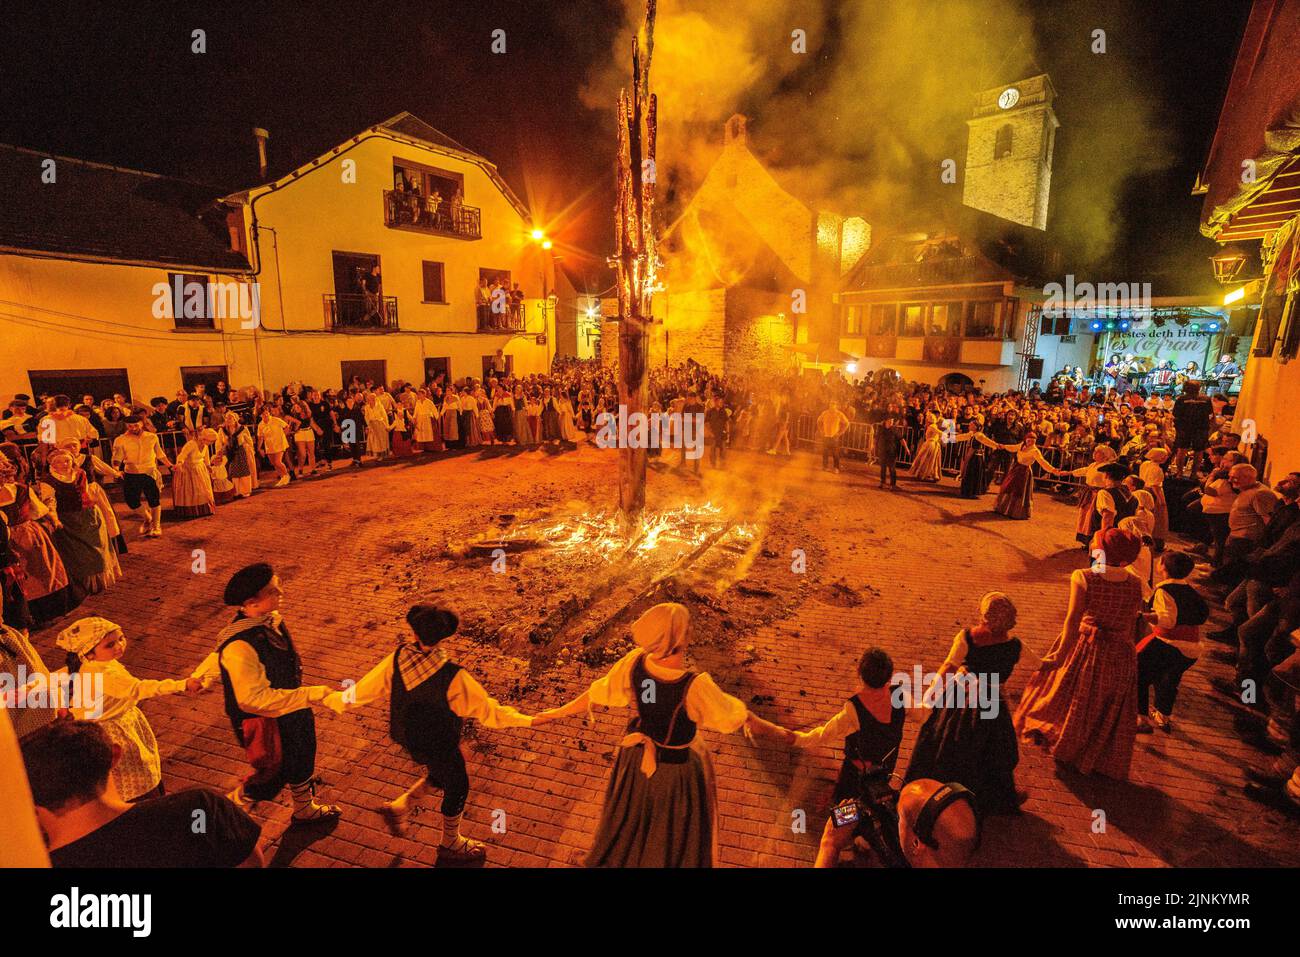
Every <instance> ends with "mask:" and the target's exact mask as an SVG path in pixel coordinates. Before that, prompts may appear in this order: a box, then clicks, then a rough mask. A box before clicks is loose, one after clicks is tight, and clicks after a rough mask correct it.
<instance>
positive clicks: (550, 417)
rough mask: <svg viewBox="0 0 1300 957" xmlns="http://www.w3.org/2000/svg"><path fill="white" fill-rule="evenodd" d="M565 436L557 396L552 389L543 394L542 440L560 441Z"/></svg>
mask: <svg viewBox="0 0 1300 957" xmlns="http://www.w3.org/2000/svg"><path fill="white" fill-rule="evenodd" d="M562 438H564V431H563V430H562V429H561V428H560V410H559V409H558V408H557V407H556V405H555V396H554V395H553V394H552V392H551V390H550V389H547V390H546V391H545V392H544V393H543V394H542V441H543V442H558V441H560V440H561V439H562Z"/></svg>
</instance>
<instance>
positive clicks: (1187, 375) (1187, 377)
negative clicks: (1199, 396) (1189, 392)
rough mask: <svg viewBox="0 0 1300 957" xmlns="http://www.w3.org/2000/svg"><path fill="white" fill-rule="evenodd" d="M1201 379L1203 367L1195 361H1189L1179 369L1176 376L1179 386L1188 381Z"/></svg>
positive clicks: (1175, 379) (1175, 380)
mask: <svg viewBox="0 0 1300 957" xmlns="http://www.w3.org/2000/svg"><path fill="white" fill-rule="evenodd" d="M1200 380H1201V367H1200V366H1198V365H1197V364H1196V363H1195V362H1188V363H1187V365H1185V366H1183V368H1182V369H1180V370H1179V371H1178V374H1177V375H1176V376H1174V382H1175V383H1176V384H1177V385H1179V386H1182V385H1184V384H1185V383H1188V382H1199V381H1200Z"/></svg>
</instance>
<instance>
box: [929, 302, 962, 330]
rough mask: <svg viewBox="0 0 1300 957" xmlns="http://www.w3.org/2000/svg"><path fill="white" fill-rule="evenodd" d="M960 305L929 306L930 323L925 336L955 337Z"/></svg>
mask: <svg viewBox="0 0 1300 957" xmlns="http://www.w3.org/2000/svg"><path fill="white" fill-rule="evenodd" d="M960 315H961V303H959V302H935V303H931V304H930V323H929V326H928V328H927V329H926V335H930V336H955V335H957V333H958V329H959V317H960Z"/></svg>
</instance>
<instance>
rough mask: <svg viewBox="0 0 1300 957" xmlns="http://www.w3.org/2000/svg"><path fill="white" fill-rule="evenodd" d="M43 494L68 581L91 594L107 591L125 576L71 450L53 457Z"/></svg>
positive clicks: (44, 482) (56, 452) (49, 464)
mask: <svg viewBox="0 0 1300 957" xmlns="http://www.w3.org/2000/svg"><path fill="white" fill-rule="evenodd" d="M40 490H41V491H40V494H41V498H42V500H43V501H44V502H45V505H46V507H47V508H48V509H49V510H50V513H51V516H50V517H51V518H52V519H53V520H54V534H53V535H52V536H51V539H52V540H53V542H54V547H55V548H56V549H58V551H59V557H60V558H62V559H63V564H64V567H65V568H67V570H68V578H69V580H70V581H72V582H75V583H76V584H77V585H79V586H80V587H81V588H83V589H85V591H86V592H87V593H88V594H92V595H93V594H96V593H98V592H101V591H103V590H104V589H105V588H107V587H108V586H109V585H111V584H113V582H115V581H117V578H118V576H119V575H121V573H122V567H121V566H120V565H119V564H118V561H117V556H116V555H114V554H113V549H112V547H111V546H110V545H109V543H108V530H107V529H106V528H105V527H104V520H103V518H101V517H100V514H99V510H98V509H96V508H95V505H94V502H93V500H92V499H91V497H90V493H89V492H88V491H87V489H86V474H85V473H84V472H83V471H81V469H79V468H77V467H76V465H75V464H74V462H73V457H72V453H71V452H69V451H68V450H67V449H55V450H54V451H53V452H51V453H50V457H49V462H48V465H47V470H46V474H45V479H44V481H43V482H42V483H41V486H40Z"/></svg>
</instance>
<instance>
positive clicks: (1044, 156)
mask: <svg viewBox="0 0 1300 957" xmlns="http://www.w3.org/2000/svg"><path fill="white" fill-rule="evenodd" d="M1055 97H1056V91H1055V90H1054V89H1053V88H1052V81H1051V79H1050V78H1049V77H1048V75H1047V74H1046V73H1040V74H1039V75H1038V76H1031V77H1029V78H1028V79H1024V80H1021V81H1019V82H1018V83H1011V84H1008V85H1006V86H999V87H996V88H994V89H991V90H984V91H982V92H980V93H979V94H977V95H976V97H975V114H974V116H973V117H972V118H971V119H969V120H967V121H966V125H967V126H968V127H970V131H969V135H968V138H967V144H966V171H965V173H966V178H965V183H964V185H963V187H962V202H963V203H965V204H966V205H967V206H970V207H972V208H974V209H981V210H983V211H984V212H986V213H992V214H993V215H994V216H1000V217H1002V218H1003V219H1009V220H1011V221H1012V222H1016V223H1020V224H1022V225H1024V226H1032V227H1033V228H1035V229H1046V228H1047V201H1048V195H1049V192H1050V189H1051V185H1052V149H1053V147H1054V146H1055V144H1056V128H1057V127H1058V126H1060V125H1061V124H1060V123H1059V122H1058V121H1057V119H1056V113H1054V112H1053V111H1052V100H1053V99H1055Z"/></svg>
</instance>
